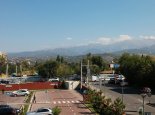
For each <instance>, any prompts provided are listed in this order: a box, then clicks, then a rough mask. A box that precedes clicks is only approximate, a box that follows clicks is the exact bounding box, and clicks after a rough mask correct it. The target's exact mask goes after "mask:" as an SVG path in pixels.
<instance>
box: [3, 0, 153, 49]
mask: <svg viewBox="0 0 155 115" xmlns="http://www.w3.org/2000/svg"><path fill="white" fill-rule="evenodd" d="M131 39H132V40H134V39H155V0H0V51H4V52H20V51H34V50H40V49H50V48H59V47H70V46H79V45H87V44H91V43H92V44H93V43H102V44H103V45H104V44H109V43H111V42H120V41H124V40H131Z"/></svg>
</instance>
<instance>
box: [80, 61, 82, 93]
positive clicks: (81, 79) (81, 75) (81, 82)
mask: <svg viewBox="0 0 155 115" xmlns="http://www.w3.org/2000/svg"><path fill="white" fill-rule="evenodd" d="M80 88H81V90H82V61H81V87H80Z"/></svg>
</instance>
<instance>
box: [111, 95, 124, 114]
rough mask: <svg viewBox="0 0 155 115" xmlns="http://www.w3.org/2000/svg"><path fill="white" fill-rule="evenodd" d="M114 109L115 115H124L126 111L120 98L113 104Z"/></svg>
mask: <svg viewBox="0 0 155 115" xmlns="http://www.w3.org/2000/svg"><path fill="white" fill-rule="evenodd" d="M113 108H114V110H115V115H122V114H123V112H124V109H125V105H124V104H123V102H122V100H121V99H120V98H117V99H116V100H115V101H114V103H113Z"/></svg>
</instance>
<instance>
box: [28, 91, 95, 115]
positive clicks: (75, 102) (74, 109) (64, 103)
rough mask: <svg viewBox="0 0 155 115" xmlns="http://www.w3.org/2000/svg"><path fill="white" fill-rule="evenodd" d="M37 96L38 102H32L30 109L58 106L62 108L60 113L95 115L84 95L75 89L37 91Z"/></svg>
mask: <svg viewBox="0 0 155 115" xmlns="http://www.w3.org/2000/svg"><path fill="white" fill-rule="evenodd" d="M35 96H36V103H33V104H32V107H31V110H30V111H34V110H36V109H38V108H41V107H50V108H53V107H55V106H58V107H59V108H61V110H62V111H61V114H60V115H94V113H92V112H91V111H90V110H89V109H88V108H86V107H85V106H84V104H83V103H82V101H83V98H82V96H81V95H80V94H79V93H78V92H76V91H75V90H48V91H46V90H45V91H37V92H36V93H35Z"/></svg>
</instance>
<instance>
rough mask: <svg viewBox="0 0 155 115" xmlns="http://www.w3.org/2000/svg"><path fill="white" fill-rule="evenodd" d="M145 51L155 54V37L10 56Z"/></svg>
mask: <svg viewBox="0 0 155 115" xmlns="http://www.w3.org/2000/svg"><path fill="white" fill-rule="evenodd" d="M123 52H129V53H141V54H142V53H145V54H155V39H137V40H124V41H120V42H113V43H108V44H103V43H102V44H100V43H93V44H88V45H81V46H75V47H68V48H56V49H44V50H38V51H26V52H19V53H8V56H9V57H48V56H57V55H61V56H78V55H85V54H87V53H92V54H103V53H119V54H121V53H123Z"/></svg>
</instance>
